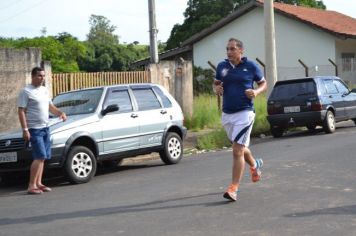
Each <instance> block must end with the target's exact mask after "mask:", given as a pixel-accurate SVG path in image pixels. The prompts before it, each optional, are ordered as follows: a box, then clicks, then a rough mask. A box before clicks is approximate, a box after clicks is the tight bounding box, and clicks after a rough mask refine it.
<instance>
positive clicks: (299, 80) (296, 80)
mask: <svg viewBox="0 0 356 236" xmlns="http://www.w3.org/2000/svg"><path fill="white" fill-rule="evenodd" d="M322 79H338V80H340V78H339V77H337V76H334V75H331V76H322V75H318V76H313V77H303V78H297V79H287V80H280V81H277V82H276V84H289V83H295V82H297V83H301V82H305V81H311V80H314V81H319V80H322Z"/></svg>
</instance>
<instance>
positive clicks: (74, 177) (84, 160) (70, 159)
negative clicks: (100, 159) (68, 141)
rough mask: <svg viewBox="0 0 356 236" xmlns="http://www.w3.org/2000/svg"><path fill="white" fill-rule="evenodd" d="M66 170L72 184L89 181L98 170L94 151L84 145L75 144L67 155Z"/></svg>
mask: <svg viewBox="0 0 356 236" xmlns="http://www.w3.org/2000/svg"><path fill="white" fill-rule="evenodd" d="M64 171H65V174H66V176H67V178H68V180H69V182H71V183H72V184H81V183H87V182H89V181H90V180H91V179H92V178H93V176H94V175H95V172H96V159H95V157H94V154H93V152H92V151H91V150H90V149H89V148H87V147H84V146H73V147H72V148H71V150H70V151H69V153H68V155H67V160H66V163H65V166H64Z"/></svg>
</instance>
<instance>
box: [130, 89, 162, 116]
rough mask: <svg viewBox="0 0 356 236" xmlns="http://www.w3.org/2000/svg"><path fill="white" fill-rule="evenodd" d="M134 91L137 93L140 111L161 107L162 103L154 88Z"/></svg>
mask: <svg viewBox="0 0 356 236" xmlns="http://www.w3.org/2000/svg"><path fill="white" fill-rule="evenodd" d="M132 91H133V93H134V95H135V98H136V101H137V105H138V109H139V110H140V111H145V110H152V109H159V108H161V104H160V103H159V101H158V99H157V97H156V95H155V94H154V93H153V91H152V89H150V88H149V89H134V90H132Z"/></svg>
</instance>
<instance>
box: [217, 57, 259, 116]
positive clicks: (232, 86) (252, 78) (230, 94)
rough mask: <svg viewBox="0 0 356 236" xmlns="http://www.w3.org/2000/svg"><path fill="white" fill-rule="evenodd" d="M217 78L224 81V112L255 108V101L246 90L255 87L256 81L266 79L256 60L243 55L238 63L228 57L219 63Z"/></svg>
mask: <svg viewBox="0 0 356 236" xmlns="http://www.w3.org/2000/svg"><path fill="white" fill-rule="evenodd" d="M216 79H217V80H221V81H222V82H223V88H224V94H223V112H224V113H228V114H231V113H235V112H238V111H243V110H254V108H253V101H252V100H251V99H249V98H248V97H247V96H246V95H245V90H246V89H253V83H254V82H257V83H258V82H261V81H262V80H264V77H263V74H262V72H261V70H260V69H259V67H258V66H257V64H256V63H255V62H253V61H250V60H248V59H247V58H246V57H243V58H242V59H241V62H240V63H239V64H238V65H233V64H231V63H230V62H229V60H227V59H226V60H224V61H222V62H220V63H219V65H218V67H217V69H216Z"/></svg>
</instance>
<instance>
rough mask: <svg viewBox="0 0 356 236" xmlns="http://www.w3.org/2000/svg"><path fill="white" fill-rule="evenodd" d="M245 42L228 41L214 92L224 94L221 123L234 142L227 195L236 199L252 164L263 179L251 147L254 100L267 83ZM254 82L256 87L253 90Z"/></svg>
mask: <svg viewBox="0 0 356 236" xmlns="http://www.w3.org/2000/svg"><path fill="white" fill-rule="evenodd" d="M243 50H244V48H243V43H242V42H241V41H240V40H238V39H235V38H231V39H229V41H228V44H227V47H226V51H227V59H226V60H224V61H222V62H221V63H219V65H218V67H217V69H216V80H215V81H214V90H215V93H216V94H217V95H219V96H221V95H222V96H223V109H222V110H223V113H222V118H221V121H222V125H223V126H224V128H225V130H226V133H227V135H228V137H229V139H230V141H231V142H232V154H233V164H232V181H231V184H230V185H229V187H228V188H227V190H226V192H225V193H224V198H226V199H229V200H232V201H236V200H237V191H238V189H239V185H240V183H241V179H242V176H243V172H244V169H245V161H246V162H247V163H248V164H249V166H250V173H251V179H252V181H253V182H257V181H259V180H260V178H261V170H260V169H261V167H262V165H263V161H262V159H254V158H253V156H252V154H251V151H250V149H249V148H248V146H249V143H250V134H251V131H252V126H253V122H254V118H255V112H254V107H253V99H254V98H255V97H256V96H257V95H258V94H260V93H262V92H263V91H265V90H266V88H267V83H266V80H265V78H264V77H263V74H262V72H261V70H260V69H259V68H258V66H257V65H256V64H255V63H254V62H252V61H250V60H248V59H247V58H246V57H242V55H243ZM254 82H256V83H257V85H258V86H257V88H256V89H254V87H253V85H254Z"/></svg>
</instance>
